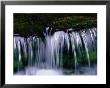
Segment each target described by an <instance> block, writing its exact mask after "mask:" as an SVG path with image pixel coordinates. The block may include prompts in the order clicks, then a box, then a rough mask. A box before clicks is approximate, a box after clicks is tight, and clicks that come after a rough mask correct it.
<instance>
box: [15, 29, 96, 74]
mask: <svg viewBox="0 0 110 88" xmlns="http://www.w3.org/2000/svg"><path fill="white" fill-rule="evenodd" d="M48 29H49V28H46V33H45V40H42V38H39V37H37V36H30V37H28V38H24V37H20V36H14V49H18V53H15V55H16V54H18V60H19V61H18V65H19V64H21V63H22V57H21V56H22V54H24V56H25V58H26V59H27V60H28V61H27V63H28V65H27V67H26V68H25V74H27V75H28V74H36V75H40V74H41V75H43V74H45V75H47V74H49V75H52V74H57V75H61V74H63V73H62V70H63V64H62V61H63V58H62V57H63V50H64V47H66V48H67V52H69V50H70V49H72V53H73V56H74V57H73V59H74V69H75V73H76V72H77V65H78V64H80V63H78V54H79V55H82V50H84V51H85V52H86V58H85V59H87V64H88V67H89V68H90V66H91V61H90V57H89V50H91V49H93V48H95V47H96V28H92V29H85V30H81V31H79V32H77V31H72V32H71V33H67V32H64V31H57V32H55V33H54V34H53V35H50V33H48ZM71 30H72V29H71ZM70 46H71V47H70ZM83 47H84V49H83ZM80 59H81V58H80ZM18 69H19V66H18ZM18 72H20V71H19V70H18Z"/></svg>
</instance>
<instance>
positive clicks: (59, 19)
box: [14, 13, 97, 36]
mask: <svg viewBox="0 0 110 88" xmlns="http://www.w3.org/2000/svg"><path fill="white" fill-rule="evenodd" d="M96 26H97V15H96V14H72V13H68V14H61V13H59V14H52V13H50V14H40V13H39V14H38V13H37V14H36V13H33V14H28V13H27V14H23V13H19V14H18V13H15V14H14V34H21V35H34V34H37V35H39V36H41V35H42V31H43V30H44V29H45V27H52V28H53V30H56V29H59V30H64V31H65V30H66V29H67V28H74V29H84V28H87V27H89V28H90V27H96Z"/></svg>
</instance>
